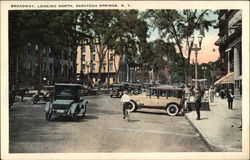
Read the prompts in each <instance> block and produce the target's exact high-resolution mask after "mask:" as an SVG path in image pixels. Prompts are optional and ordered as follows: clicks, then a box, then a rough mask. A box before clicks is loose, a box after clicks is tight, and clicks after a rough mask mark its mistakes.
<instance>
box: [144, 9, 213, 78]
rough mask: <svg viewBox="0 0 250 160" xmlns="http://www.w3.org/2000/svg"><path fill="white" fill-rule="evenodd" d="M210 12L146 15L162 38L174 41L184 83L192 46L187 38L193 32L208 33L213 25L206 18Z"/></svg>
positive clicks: (173, 12)
mask: <svg viewBox="0 0 250 160" xmlns="http://www.w3.org/2000/svg"><path fill="white" fill-rule="evenodd" d="M210 12H211V11H210V10H199V11H198V10H182V11H178V10H149V11H148V12H147V14H146V16H147V17H148V18H149V19H150V20H151V22H152V23H153V25H154V27H156V28H158V29H159V31H160V33H161V37H162V38H168V39H174V41H175V44H176V46H177V48H178V53H179V54H180V55H181V57H182V65H183V72H184V74H185V83H188V75H189V67H190V55H191V51H192V50H191V48H192V46H193V44H190V43H189V37H190V36H191V35H192V34H194V32H195V31H198V32H200V34H201V35H203V36H205V31H208V30H209V27H210V26H212V25H213V23H214V20H211V19H209V17H208V15H209V13H210ZM184 46H185V47H184ZM184 48H187V50H188V51H187V55H185V52H184V50H183V49H184ZM185 59H187V60H185Z"/></svg>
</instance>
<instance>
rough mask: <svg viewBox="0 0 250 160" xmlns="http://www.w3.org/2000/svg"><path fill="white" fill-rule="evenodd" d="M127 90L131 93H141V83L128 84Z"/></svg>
mask: <svg viewBox="0 0 250 160" xmlns="http://www.w3.org/2000/svg"><path fill="white" fill-rule="evenodd" d="M129 91H130V92H131V93H133V94H134V95H137V94H141V93H142V84H135V83H132V84H130V85H129Z"/></svg>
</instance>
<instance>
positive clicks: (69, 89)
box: [55, 85, 78, 100]
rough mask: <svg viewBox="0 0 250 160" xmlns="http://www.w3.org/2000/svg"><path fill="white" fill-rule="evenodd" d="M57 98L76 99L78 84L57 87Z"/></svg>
mask: <svg viewBox="0 0 250 160" xmlns="http://www.w3.org/2000/svg"><path fill="white" fill-rule="evenodd" d="M55 96H56V97H55V98H56V99H68V100H74V99H75V98H76V97H77V96H78V86H63V85H58V86H56V87H55Z"/></svg>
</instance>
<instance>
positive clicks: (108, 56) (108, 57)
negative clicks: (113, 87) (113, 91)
mask: <svg viewBox="0 0 250 160" xmlns="http://www.w3.org/2000/svg"><path fill="white" fill-rule="evenodd" d="M107 54H108V55H107V59H108V88H109V84H110V80H109V79H110V74H109V61H110V59H109V50H108V53H107Z"/></svg>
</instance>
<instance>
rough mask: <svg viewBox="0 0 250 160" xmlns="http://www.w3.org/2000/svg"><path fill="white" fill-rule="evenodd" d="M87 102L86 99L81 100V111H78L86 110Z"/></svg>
mask: <svg viewBox="0 0 250 160" xmlns="http://www.w3.org/2000/svg"><path fill="white" fill-rule="evenodd" d="M87 104H88V101H86V100H83V101H82V103H81V104H80V106H81V107H80V108H81V111H80V113H84V112H86V110H87V106H88V105H87Z"/></svg>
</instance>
